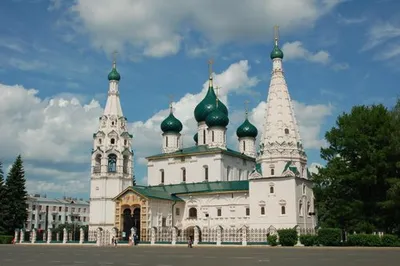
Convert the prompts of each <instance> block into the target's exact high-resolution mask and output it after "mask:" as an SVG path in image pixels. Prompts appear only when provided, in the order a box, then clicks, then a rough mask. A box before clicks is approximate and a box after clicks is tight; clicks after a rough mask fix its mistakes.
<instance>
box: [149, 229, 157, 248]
mask: <svg viewBox="0 0 400 266" xmlns="http://www.w3.org/2000/svg"><path fill="white" fill-rule="evenodd" d="M150 243H151V244H152V245H154V244H155V243H156V229H155V228H154V227H152V228H151V242H150Z"/></svg>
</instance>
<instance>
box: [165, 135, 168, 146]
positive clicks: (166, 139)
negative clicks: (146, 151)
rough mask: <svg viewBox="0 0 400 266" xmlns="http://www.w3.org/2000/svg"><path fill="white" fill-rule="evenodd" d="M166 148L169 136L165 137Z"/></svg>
mask: <svg viewBox="0 0 400 266" xmlns="http://www.w3.org/2000/svg"><path fill="white" fill-rule="evenodd" d="M165 147H168V136H166V137H165Z"/></svg>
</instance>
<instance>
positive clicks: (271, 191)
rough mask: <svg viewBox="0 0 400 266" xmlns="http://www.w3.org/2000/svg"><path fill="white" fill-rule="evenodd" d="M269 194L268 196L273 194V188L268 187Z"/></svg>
mask: <svg viewBox="0 0 400 266" xmlns="http://www.w3.org/2000/svg"><path fill="white" fill-rule="evenodd" d="M269 193H270V194H274V187H273V186H270V187H269Z"/></svg>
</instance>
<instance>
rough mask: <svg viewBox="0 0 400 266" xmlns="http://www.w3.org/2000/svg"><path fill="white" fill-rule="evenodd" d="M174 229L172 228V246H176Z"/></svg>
mask: <svg viewBox="0 0 400 266" xmlns="http://www.w3.org/2000/svg"><path fill="white" fill-rule="evenodd" d="M176 231H177V229H176V227H172V242H171V244H172V245H176V236H177V232H176Z"/></svg>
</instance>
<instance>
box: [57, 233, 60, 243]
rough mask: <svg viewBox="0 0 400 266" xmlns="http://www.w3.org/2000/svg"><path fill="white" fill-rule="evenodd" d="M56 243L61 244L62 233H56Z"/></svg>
mask: <svg viewBox="0 0 400 266" xmlns="http://www.w3.org/2000/svg"><path fill="white" fill-rule="evenodd" d="M56 241H57V242H59V241H60V232H57V233H56Z"/></svg>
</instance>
